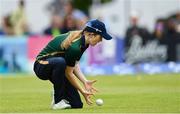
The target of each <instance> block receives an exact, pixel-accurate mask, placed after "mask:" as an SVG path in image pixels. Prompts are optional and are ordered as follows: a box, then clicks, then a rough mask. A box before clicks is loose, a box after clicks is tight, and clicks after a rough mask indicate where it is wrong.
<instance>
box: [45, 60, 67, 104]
mask: <svg viewBox="0 0 180 114" xmlns="http://www.w3.org/2000/svg"><path fill="white" fill-rule="evenodd" d="M47 60H48V61H49V64H50V65H51V67H52V74H51V76H50V77H49V80H50V81H51V82H52V83H53V87H54V103H55V104H56V103H58V102H59V101H61V100H62V99H64V88H65V86H64V83H65V82H64V78H65V68H66V62H65V60H64V58H61V57H54V58H49V59H47Z"/></svg>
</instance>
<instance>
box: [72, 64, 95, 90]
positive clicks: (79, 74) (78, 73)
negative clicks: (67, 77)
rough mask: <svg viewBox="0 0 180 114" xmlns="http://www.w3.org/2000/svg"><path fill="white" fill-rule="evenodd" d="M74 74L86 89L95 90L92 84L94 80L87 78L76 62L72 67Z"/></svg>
mask: <svg viewBox="0 0 180 114" xmlns="http://www.w3.org/2000/svg"><path fill="white" fill-rule="evenodd" d="M74 74H75V76H76V77H77V78H78V79H79V80H80V81H81V82H82V83H83V84H84V87H85V89H86V90H87V91H91V92H97V89H96V88H94V87H93V84H94V83H95V82H96V80H92V81H90V80H87V79H86V77H85V76H84V74H83V73H82V71H81V69H80V66H79V63H77V64H76V66H75V68H74Z"/></svg>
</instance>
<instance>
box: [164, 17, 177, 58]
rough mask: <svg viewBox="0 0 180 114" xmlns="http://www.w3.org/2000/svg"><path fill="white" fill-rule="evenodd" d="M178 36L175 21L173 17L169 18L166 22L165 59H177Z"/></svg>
mask: <svg viewBox="0 0 180 114" xmlns="http://www.w3.org/2000/svg"><path fill="white" fill-rule="evenodd" d="M179 38H180V34H179V33H178V32H177V31H176V21H175V19H173V18H169V19H168V22H167V33H166V40H167V46H168V50H167V55H168V58H167V61H176V60H177V50H176V48H177V44H178V40H179Z"/></svg>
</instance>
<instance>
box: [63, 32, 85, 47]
mask: <svg viewBox="0 0 180 114" xmlns="http://www.w3.org/2000/svg"><path fill="white" fill-rule="evenodd" d="M82 32H83V31H81V30H80V31H72V32H70V35H69V36H68V37H67V38H66V39H65V40H64V41H63V42H62V43H61V48H63V49H67V48H68V47H69V46H71V44H72V42H73V41H75V40H77V39H78V38H79V37H80V36H81V34H82Z"/></svg>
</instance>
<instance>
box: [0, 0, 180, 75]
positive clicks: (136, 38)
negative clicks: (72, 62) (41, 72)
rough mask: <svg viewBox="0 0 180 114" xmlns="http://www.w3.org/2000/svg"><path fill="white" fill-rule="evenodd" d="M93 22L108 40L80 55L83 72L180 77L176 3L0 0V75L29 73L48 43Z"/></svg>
mask: <svg viewBox="0 0 180 114" xmlns="http://www.w3.org/2000/svg"><path fill="white" fill-rule="evenodd" d="M94 18H98V19H99V20H101V21H103V22H104V23H105V24H106V25H107V29H108V32H109V33H110V34H112V36H113V40H111V41H105V40H104V41H103V43H101V44H99V45H97V46H95V47H90V48H89V49H88V50H87V51H86V52H85V53H84V55H83V57H82V58H81V61H80V62H81V63H80V64H81V68H82V70H83V72H84V73H85V74H88V75H105V74H110V75H111V74H118V75H119V74H136V73H147V74H157V73H180V0H86V1H84V0H0V75H1V74H8V73H33V71H32V68H33V67H32V66H33V62H34V61H35V58H36V56H37V54H38V53H39V51H40V50H41V49H42V48H43V47H44V46H45V45H46V44H47V43H48V42H49V41H50V40H52V39H53V38H54V37H55V36H57V35H60V34H63V33H66V32H68V31H72V30H80V29H83V26H84V24H85V23H86V22H87V21H88V20H89V19H94ZM3 76H5V75H3Z"/></svg>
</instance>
